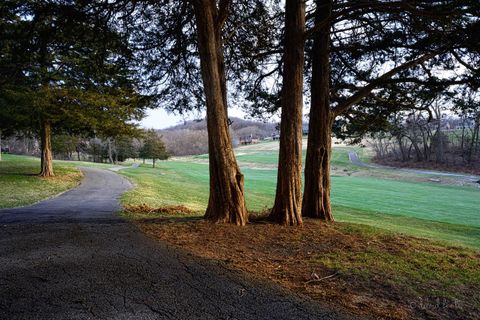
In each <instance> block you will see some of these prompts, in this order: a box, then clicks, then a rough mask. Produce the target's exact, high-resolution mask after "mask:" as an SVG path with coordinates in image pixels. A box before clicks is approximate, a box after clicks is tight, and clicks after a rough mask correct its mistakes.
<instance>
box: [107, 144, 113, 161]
mask: <svg viewBox="0 0 480 320" xmlns="http://www.w3.org/2000/svg"><path fill="white" fill-rule="evenodd" d="M107 144H108V161H110V164H113V156H112V141H111V140H110V138H108V139H107Z"/></svg>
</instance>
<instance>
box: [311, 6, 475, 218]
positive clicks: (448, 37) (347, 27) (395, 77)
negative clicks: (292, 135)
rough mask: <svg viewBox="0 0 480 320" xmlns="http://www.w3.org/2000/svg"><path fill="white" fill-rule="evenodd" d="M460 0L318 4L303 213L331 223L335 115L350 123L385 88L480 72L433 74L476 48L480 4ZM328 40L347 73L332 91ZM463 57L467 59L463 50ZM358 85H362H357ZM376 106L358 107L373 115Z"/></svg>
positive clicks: (431, 83) (339, 75) (428, 83)
mask: <svg viewBox="0 0 480 320" xmlns="http://www.w3.org/2000/svg"><path fill="white" fill-rule="evenodd" d="M462 2H463V3H462V5H460V4H459V3H458V1H416V2H415V3H411V2H409V1H398V2H389V1H378V2H375V3H373V2H372V3H369V2H365V3H361V4H359V3H353V2H351V1H337V2H335V3H333V2H332V1H331V0H317V1H316V9H315V22H314V23H315V24H314V26H313V28H312V29H311V30H310V31H311V33H312V34H313V35H314V36H313V50H312V55H311V56H312V58H311V59H312V78H311V110H310V123H309V136H308V141H309V142H308V148H307V158H306V169H305V177H306V179H305V191H304V198H303V209H302V212H303V215H305V216H310V217H316V218H321V219H324V220H327V221H333V215H332V211H331V205H330V176H329V174H330V167H329V162H330V155H331V134H332V125H333V124H334V121H335V119H337V118H339V117H340V118H346V119H347V120H348V119H349V121H350V123H354V122H355V121H356V120H355V115H356V114H358V112H359V109H361V105H362V102H363V101H365V98H367V97H368V96H372V92H373V93H375V92H374V91H375V90H378V89H379V88H382V87H385V86H387V87H388V86H390V87H391V86H392V84H401V83H417V84H422V85H426V86H427V87H431V86H438V85H439V83H443V84H462V83H468V82H470V81H471V75H472V74H475V72H476V73H477V74H478V66H477V69H475V70H476V71H474V72H470V71H471V70H470V71H468V70H467V72H464V73H463V74H464V76H465V78H464V79H459V78H458V76H457V75H454V76H450V77H449V78H448V79H445V77H444V79H441V80H439V79H438V77H435V74H437V73H438V72H441V70H444V71H446V73H447V74H448V71H447V70H450V69H452V68H453V67H452V66H454V65H455V64H457V65H458V64H459V60H458V59H457V58H458V55H459V54H461V55H465V53H464V52H465V50H466V51H468V50H469V49H470V52H473V53H474V54H477V53H478V51H476V49H474V50H471V49H472V46H474V45H473V43H474V42H472V40H473V41H474V39H472V37H475V36H474V33H473V32H474V30H478V28H479V7H480V6H479V4H478V2H472V1H462ZM334 24H336V25H334ZM331 43H333V44H334V50H335V52H334V54H335V55H334V57H335V59H337V63H338V62H340V64H341V65H342V67H343V70H348V71H343V74H342V71H340V72H338V73H337V74H335V76H336V77H337V80H339V81H337V82H336V83H335V85H337V87H335V88H334V91H333V92H332V90H330V89H329V83H330V82H331V81H332V79H331V73H330V69H329V65H330V64H331V63H330V62H329V61H330V54H331V53H330V45H331ZM475 51H476V52H475ZM391 52H393V53H394V54H391ZM456 56H457V57H456ZM467 59H468V60H469V61H472V59H469V58H468V55H467ZM389 61H391V62H393V67H389V65H391V64H390V63H388V62H389ZM460 61H461V60H460ZM477 61H478V56H477ZM460 63H461V62H460ZM365 65H366V66H367V67H365ZM362 66H363V67H362ZM336 71H338V69H337V70H336ZM346 79H347V80H346ZM348 79H354V81H351V82H349V81H348ZM361 82H363V83H365V84H364V85H361V86H358V83H361ZM373 96H374V94H373ZM331 97H332V98H333V99H331ZM357 106H358V108H357ZM410 107H412V106H410ZM379 109H380V107H378V108H375V107H373V108H371V109H369V108H366V109H363V112H367V113H370V114H371V113H378V110H379ZM372 110H373V111H372ZM390 112H392V110H390ZM380 115H382V114H381V113H380Z"/></svg>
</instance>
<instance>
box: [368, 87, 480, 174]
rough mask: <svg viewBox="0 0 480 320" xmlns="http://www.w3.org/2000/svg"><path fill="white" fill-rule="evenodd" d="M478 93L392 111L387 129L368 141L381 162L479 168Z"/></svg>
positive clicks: (375, 134) (479, 121)
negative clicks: (406, 109) (415, 107)
mask: <svg viewBox="0 0 480 320" xmlns="http://www.w3.org/2000/svg"><path fill="white" fill-rule="evenodd" d="M477 96H478V93H473V94H472V95H470V96H463V97H462V99H450V100H445V99H443V100H440V99H437V100H435V101H431V102H430V103H429V104H428V105H426V106H424V107H423V108H422V109H420V110H412V111H403V112H398V113H395V114H393V115H392V116H391V117H390V118H389V121H388V126H387V127H386V130H381V131H380V132H374V133H373V134H372V135H371V137H372V139H371V140H370V142H371V144H372V146H373V147H374V150H375V152H376V159H377V160H378V161H381V162H392V161H400V162H404V163H414V164H415V165H428V164H434V165H436V166H440V167H453V168H457V169H468V168H472V169H478V168H479V167H480V161H479V160H480V140H479V128H480V109H479V107H480V104H479V103H478V97H477Z"/></svg>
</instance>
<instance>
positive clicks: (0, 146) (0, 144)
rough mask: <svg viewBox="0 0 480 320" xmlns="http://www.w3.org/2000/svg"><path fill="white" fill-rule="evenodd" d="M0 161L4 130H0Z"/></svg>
mask: <svg viewBox="0 0 480 320" xmlns="http://www.w3.org/2000/svg"><path fill="white" fill-rule="evenodd" d="M0 161H2V131H1V130H0Z"/></svg>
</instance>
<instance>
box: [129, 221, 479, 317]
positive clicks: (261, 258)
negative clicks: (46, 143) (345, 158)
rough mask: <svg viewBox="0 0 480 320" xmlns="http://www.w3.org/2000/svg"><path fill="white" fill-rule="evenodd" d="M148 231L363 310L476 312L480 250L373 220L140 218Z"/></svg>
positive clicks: (301, 290)
mask: <svg viewBox="0 0 480 320" xmlns="http://www.w3.org/2000/svg"><path fill="white" fill-rule="evenodd" d="M136 223H137V224H138V226H139V227H140V228H141V230H143V231H144V232H145V233H147V234H148V235H150V236H152V237H154V238H156V239H160V240H163V241H166V242H169V243H171V244H173V245H175V246H179V247H182V248H183V249H186V250H189V251H191V252H192V253H194V254H196V255H198V256H201V257H205V258H209V259H214V260H218V261H222V262H223V263H224V264H225V266H226V267H228V268H232V269H240V270H243V271H245V272H248V273H251V274H254V275H255V276H258V277H261V278H264V279H269V280H271V281H274V282H276V283H279V284H280V285H282V286H285V287H287V288H289V289H291V290H293V291H296V292H298V293H300V294H305V295H308V296H310V297H312V298H314V299H317V300H319V301H321V302H322V303H323V304H327V305H331V306H332V307H335V308H338V307H340V308H345V309H346V310H348V311H349V312H353V313H354V314H357V315H359V316H373V318H379V319H384V318H389V319H412V318H422V319H424V318H431V319H475V318H477V319H478V315H479V314H480V297H479V292H480V271H479V270H480V254H479V253H478V252H476V251H472V250H467V249H459V248H447V247H444V246H441V245H436V244H434V243H431V242H428V241H426V240H421V239H417V238H412V237H406V236H401V235H394V234H388V233H384V232H380V231H378V229H372V228H370V227H365V226H359V225H353V224H346V223H336V224H333V225H332V224H325V223H322V222H320V221H316V220H311V219H307V220H306V221H305V223H304V226H303V227H298V228H292V227H284V226H279V225H275V224H271V223H268V222H265V221H262V220H261V219H257V221H254V222H253V223H250V224H249V225H247V226H246V227H236V226H231V225H221V224H211V223H208V222H206V221H203V220H201V219H198V218H195V219H192V218H187V217H185V218H171V217H165V216H163V217H157V218H152V219H138V220H136Z"/></svg>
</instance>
